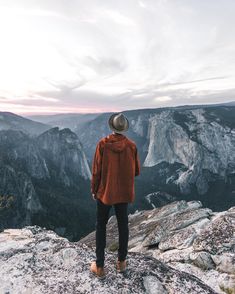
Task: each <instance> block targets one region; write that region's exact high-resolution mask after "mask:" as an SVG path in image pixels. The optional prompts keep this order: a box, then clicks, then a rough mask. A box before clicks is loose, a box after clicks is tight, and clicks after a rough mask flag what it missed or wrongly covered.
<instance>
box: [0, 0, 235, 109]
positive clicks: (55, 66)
mask: <svg viewBox="0 0 235 294" xmlns="http://www.w3.org/2000/svg"><path fill="white" fill-rule="evenodd" d="M234 11H235V1H233V0H119V1H117V0H86V1H82V0H69V1H68V0H36V1H34V0H28V1H26V0H15V1H12V0H0V36H1V43H0V111H11V112H14V113H18V114H26V115H27V114H53V113H67V112H73V113H75V112H82V113H87V112H106V111H123V110H129V109H140V108H158V107H167V106H176V105H186V104H187V105H192V104H212V103H222V102H229V101H234V100H235V38H234V36H235V18H234Z"/></svg>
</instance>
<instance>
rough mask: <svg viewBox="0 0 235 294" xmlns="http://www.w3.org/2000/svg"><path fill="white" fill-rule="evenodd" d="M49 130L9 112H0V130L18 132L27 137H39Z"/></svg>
mask: <svg viewBox="0 0 235 294" xmlns="http://www.w3.org/2000/svg"><path fill="white" fill-rule="evenodd" d="M49 128H51V127H50V126H48V125H46V124H42V123H39V122H35V121H32V120H30V119H27V118H24V117H22V116H19V115H17V114H14V113H11V112H2V111H0V130H18V131H22V132H24V133H25V134H28V135H31V136H32V135H33V136H35V135H39V134H41V133H43V132H44V131H46V130H48V129H49Z"/></svg>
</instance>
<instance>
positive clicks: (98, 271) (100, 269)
mask: <svg viewBox="0 0 235 294" xmlns="http://www.w3.org/2000/svg"><path fill="white" fill-rule="evenodd" d="M90 271H91V272H92V273H93V274H95V275H96V276H97V278H99V279H104V278H105V271H104V268H103V267H99V266H97V265H96V262H95V261H92V263H91V266H90Z"/></svg>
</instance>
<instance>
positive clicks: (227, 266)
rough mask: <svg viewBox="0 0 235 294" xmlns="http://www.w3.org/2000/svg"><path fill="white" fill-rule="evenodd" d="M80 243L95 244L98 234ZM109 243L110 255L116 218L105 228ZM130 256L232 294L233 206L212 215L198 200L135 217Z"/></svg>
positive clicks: (234, 271)
mask: <svg viewBox="0 0 235 294" xmlns="http://www.w3.org/2000/svg"><path fill="white" fill-rule="evenodd" d="M79 242H80V243H85V244H87V245H89V246H92V244H94V242H95V232H92V233H90V234H89V235H87V236H86V237H85V238H83V239H81V240H80V241H79ZM106 245H107V250H108V251H110V252H111V251H113V252H115V251H116V250H117V248H118V229H117V221H116V217H115V216H112V217H111V218H110V219H109V221H108V224H107V240H106ZM128 252H139V253H143V254H144V255H147V256H153V257H155V258H156V259H158V260H160V261H162V262H164V263H165V264H167V265H170V266H171V267H173V268H175V269H178V270H180V271H184V272H187V273H189V274H192V275H195V276H196V277H197V278H199V279H200V280H201V281H202V282H203V283H205V284H207V285H208V286H210V287H211V288H212V289H213V290H214V293H229V294H234V293H235V207H231V208H230V209H228V210H227V211H223V212H213V211H212V210H211V209H208V208H203V207H202V204H201V202H200V201H188V202H187V201H184V200H181V201H174V202H172V203H170V204H167V205H165V206H162V207H159V208H154V209H152V210H145V211H140V212H136V213H135V214H131V215H129V243H128ZM185 293H186V292H185ZM190 293H197V292H192V291H191V292H190Z"/></svg>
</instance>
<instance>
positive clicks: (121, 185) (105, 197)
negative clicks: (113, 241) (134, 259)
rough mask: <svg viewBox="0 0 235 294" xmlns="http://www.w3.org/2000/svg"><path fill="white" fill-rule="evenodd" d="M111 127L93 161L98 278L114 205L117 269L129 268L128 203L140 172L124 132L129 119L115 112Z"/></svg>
mask: <svg viewBox="0 0 235 294" xmlns="http://www.w3.org/2000/svg"><path fill="white" fill-rule="evenodd" d="M109 126H110V129H111V130H113V133H112V134H110V135H108V136H106V137H104V138H102V139H101V140H100V141H99V142H98V144H97V146H96V151H95V155H94V159H93V163H92V179H91V193H92V197H93V199H94V200H97V202H96V203H97V216H96V260H95V261H93V262H92V263H91V267H90V271H91V272H92V273H94V274H96V276H98V277H99V278H104V277H105V271H104V259H105V254H104V249H105V246H106V224H107V222H108V218H109V211H110V209H111V207H112V205H114V208H115V214H116V217H117V223H118V232H119V248H118V260H117V271H119V272H123V271H125V270H126V257H127V252H128V238H129V228H128V203H132V202H133V201H134V199H135V191H134V178H135V176H138V175H139V174H140V160H139V156H138V152H137V147H136V145H135V142H134V141H132V140H130V139H129V138H127V137H126V136H124V135H123V133H124V132H125V131H127V129H128V128H129V122H128V119H127V118H126V117H125V116H124V115H123V114H122V113H114V114H112V115H111V117H110V118H109Z"/></svg>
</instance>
